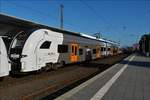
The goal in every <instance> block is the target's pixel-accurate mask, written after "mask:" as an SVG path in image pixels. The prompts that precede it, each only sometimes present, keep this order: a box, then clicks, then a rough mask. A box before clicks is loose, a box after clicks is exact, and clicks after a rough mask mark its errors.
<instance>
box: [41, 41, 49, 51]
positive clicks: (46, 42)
mask: <svg viewBox="0 0 150 100" xmlns="http://www.w3.org/2000/svg"><path fill="white" fill-rule="evenodd" d="M50 45H51V42H50V41H45V42H44V43H43V44H42V45H41V47H40V49H49V47H50Z"/></svg>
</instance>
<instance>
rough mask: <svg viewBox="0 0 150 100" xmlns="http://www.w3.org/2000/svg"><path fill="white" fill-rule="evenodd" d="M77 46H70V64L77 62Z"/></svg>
mask: <svg viewBox="0 0 150 100" xmlns="http://www.w3.org/2000/svg"><path fill="white" fill-rule="evenodd" d="M77 52H78V44H71V57H70V60H71V62H77V61H78V55H77Z"/></svg>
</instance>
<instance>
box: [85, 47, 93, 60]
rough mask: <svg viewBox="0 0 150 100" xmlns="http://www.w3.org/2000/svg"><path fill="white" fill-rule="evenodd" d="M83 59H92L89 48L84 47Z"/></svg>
mask: <svg viewBox="0 0 150 100" xmlns="http://www.w3.org/2000/svg"><path fill="white" fill-rule="evenodd" d="M85 60H86V61H90V60H92V51H91V49H90V48H86V52H85Z"/></svg>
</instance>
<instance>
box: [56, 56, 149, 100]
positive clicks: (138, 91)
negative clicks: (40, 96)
mask: <svg viewBox="0 0 150 100" xmlns="http://www.w3.org/2000/svg"><path fill="white" fill-rule="evenodd" d="M55 100H150V58H148V57H144V56H142V55H140V54H133V55H131V56H129V57H127V58H126V59H124V60H123V61H121V62H120V63H117V64H115V65H114V66H112V67H111V68H109V69H107V70H105V71H104V72H102V73H100V74H98V75H97V76H95V77H93V78H92V79H90V80H88V81H86V82H84V83H83V84H81V85H79V86H78V87H75V88H74V89H72V90H70V91H68V92H67V93H65V94H63V95H61V96H59V97H57V98H56V99H55Z"/></svg>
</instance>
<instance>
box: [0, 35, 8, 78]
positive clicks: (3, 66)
mask: <svg viewBox="0 0 150 100" xmlns="http://www.w3.org/2000/svg"><path fill="white" fill-rule="evenodd" d="M9 71H10V63H9V59H8V56H7V50H6V46H5V44H4V41H3V39H2V37H1V36H0V77H3V76H7V75H9Z"/></svg>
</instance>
